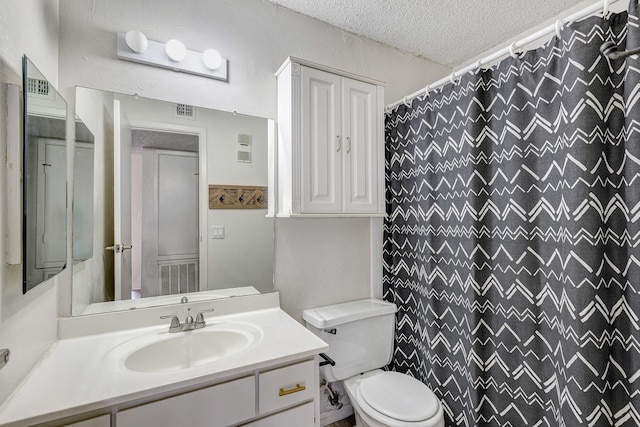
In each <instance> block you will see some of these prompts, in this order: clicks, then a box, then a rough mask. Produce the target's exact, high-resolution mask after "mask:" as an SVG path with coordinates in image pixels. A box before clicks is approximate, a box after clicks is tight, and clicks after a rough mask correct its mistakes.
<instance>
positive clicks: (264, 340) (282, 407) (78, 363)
mask: <svg viewBox="0 0 640 427" xmlns="http://www.w3.org/2000/svg"><path fill="white" fill-rule="evenodd" d="M187 307H190V308H191V309H192V310H191V313H192V314H193V315H194V317H195V315H196V314H197V313H198V312H200V311H204V310H207V309H210V308H213V309H214V311H213V312H206V313H204V314H205V316H204V317H205V320H206V326H204V327H202V328H201V329H197V330H193V331H185V332H176V333H169V331H168V329H169V324H170V319H166V320H160V319H159V317H160V316H171V315H177V316H178V317H179V318H180V320H182V319H184V317H185V316H186V315H187ZM128 324H129V325H135V328H127V327H126V325H128ZM59 333H60V336H61V339H60V340H59V341H58V342H57V343H56V344H55V345H54V347H53V348H52V349H51V350H50V351H49V352H48V354H46V355H45V357H44V358H43V360H42V361H41V362H40V364H39V365H38V366H37V367H36V368H35V369H34V370H33V371H32V373H31V374H30V376H29V377H28V378H27V379H26V380H25V381H24V383H23V384H22V385H21V386H20V387H19V388H18V390H17V391H16V392H15V394H14V396H13V397H12V398H11V399H9V400H8V401H7V403H6V404H5V405H4V407H2V408H1V409H0V425H2V426H31V425H40V424H42V425H51V426H62V425H71V426H82V427H110V426H111V427H113V426H115V427H133V426H136V427H138V426H158V427H160V426H167V427H170V426H171V427H173V426H181V425H184V426H189V427H198V426H203V427H204V426H240V425H247V426H256V427H257V426H274V427H275V426H289V425H292V426H293V425H295V426H319V425H320V417H319V406H318V399H319V384H318V379H319V373H318V363H319V361H318V354H319V353H321V352H323V351H325V350H326V349H327V348H328V346H327V344H326V343H324V342H323V341H321V340H320V339H318V338H317V337H315V336H314V335H313V334H311V333H310V332H309V331H307V330H306V328H304V327H303V326H302V325H300V324H299V323H298V322H296V321H295V320H293V319H292V318H291V317H289V316H288V315H287V314H286V313H284V312H283V311H282V310H281V309H280V308H279V296H278V294H277V293H272V294H263V295H252V296H246V297H237V298H233V299H225V300H213V301H204V302H197V303H189V304H181V305H177V306H170V307H159V308H151V309H146V310H135V311H126V312H121V313H110V314H104V315H95V316H85V317H77V318H69V319H61V320H60V331H59ZM205 341H206V345H201V346H200V345H199V343H203V342H205ZM205 348H206V349H207V350H203V349H205ZM146 359H148V360H149V363H142V361H144V360H146Z"/></svg>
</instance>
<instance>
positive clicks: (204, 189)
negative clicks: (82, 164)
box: [129, 120, 209, 291]
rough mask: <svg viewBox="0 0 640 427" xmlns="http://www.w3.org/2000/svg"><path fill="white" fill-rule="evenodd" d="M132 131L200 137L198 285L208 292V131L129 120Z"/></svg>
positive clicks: (170, 124) (169, 124)
mask: <svg viewBox="0 0 640 427" xmlns="http://www.w3.org/2000/svg"><path fill="white" fill-rule="evenodd" d="M129 125H130V127H131V130H132V131H133V130H146V131H157V132H173V133H181V134H187V135H194V136H197V137H198V168H199V172H198V173H199V177H200V180H199V185H198V200H199V203H198V216H199V218H198V223H199V224H198V226H199V234H200V242H199V246H198V250H199V252H200V253H199V255H198V257H199V263H200V265H199V266H198V268H199V274H198V285H199V288H200V291H203V290H207V289H208V287H209V282H208V275H207V273H208V265H207V264H208V259H209V251H208V249H209V247H208V241H207V236H208V234H207V226H208V225H207V224H208V218H209V217H208V215H209V181H208V180H207V129H206V128H203V127H199V126H188V125H177V124H173V123H159V122H151V121H147V120H129Z"/></svg>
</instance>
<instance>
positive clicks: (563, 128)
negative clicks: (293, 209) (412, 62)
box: [384, 0, 640, 427]
mask: <svg viewBox="0 0 640 427" xmlns="http://www.w3.org/2000/svg"><path fill="white" fill-rule="evenodd" d="M638 12H639V10H638V1H637V0H632V1H631V4H630V6H629V12H628V13H621V14H614V15H611V16H609V17H607V18H604V19H603V18H602V17H596V16H593V17H590V18H587V19H585V20H583V21H580V22H578V23H573V24H570V25H567V26H566V27H565V28H563V29H562V31H561V34H560V35H559V36H560V37H554V38H553V39H552V40H551V41H549V42H548V43H547V44H546V45H544V46H543V47H541V48H539V49H537V50H535V51H529V52H526V53H523V54H520V55H514V56H511V57H508V58H507V59H505V60H503V61H502V62H501V63H500V64H498V65H496V66H495V67H493V68H491V69H487V70H480V71H477V72H475V73H473V74H472V73H468V74H467V75H465V76H464V77H462V78H461V80H460V81H458V82H455V83H454V84H449V85H447V86H445V87H444V88H443V89H441V90H437V91H435V92H432V93H430V94H429V95H428V96H420V97H418V98H416V99H414V100H413V101H412V103H411V105H410V106H408V105H405V104H401V105H400V106H398V107H396V108H395V110H394V111H392V112H390V113H389V114H387V116H386V124H385V126H386V150H387V151H386V162H387V164H386V174H387V177H386V179H387V203H388V205H387V210H388V211H387V213H388V218H387V219H386V221H385V241H384V298H385V299H386V300H389V301H392V302H395V303H396V304H397V305H398V306H399V311H398V313H397V326H396V347H395V351H394V357H393V360H392V363H391V369H394V370H397V371H400V372H406V373H409V374H410V375H412V376H414V377H416V378H418V379H420V380H421V381H423V382H424V383H426V384H427V385H428V386H430V388H431V389H432V390H433V391H434V392H435V394H436V396H438V398H439V399H441V401H442V402H443V406H444V411H445V418H446V425H448V426H470V427H471V426H496V427H505V426H513V427H521V426H550V427H556V426H568V427H575V426H611V425H615V426H638V425H640V79H639V77H640V61H639V60H638V58H637V57H636V56H633V57H631V58H629V59H627V60H609V59H607V58H606V57H604V56H603V55H602V54H601V53H600V52H599V47H600V45H601V44H602V43H603V41H606V40H613V41H614V42H616V43H617V44H618V45H619V46H620V48H621V49H624V48H625V47H626V48H629V49H631V48H634V47H638V46H640V36H639V29H638Z"/></svg>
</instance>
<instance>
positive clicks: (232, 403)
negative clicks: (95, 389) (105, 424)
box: [115, 357, 319, 427]
mask: <svg viewBox="0 0 640 427" xmlns="http://www.w3.org/2000/svg"><path fill="white" fill-rule="evenodd" d="M317 363H318V358H317V357H315V358H314V359H309V360H306V361H302V362H298V363H293V364H290V365H286V366H279V367H277V368H275V369H274V368H269V367H266V368H264V369H260V370H258V371H256V372H254V374H253V375H251V376H247V377H244V378H240V379H236V380H232V381H228V382H225V383H221V384H214V385H210V386H208V387H204V388H201V389H199V390H195V391H191V392H187V393H182V394H178V395H175V396H170V397H164V398H162V399H157V400H153V401H151V402H148V403H143V404H141V405H138V406H134V407H131V408H127V409H118V412H117V414H116V416H115V418H116V422H115V426H116V427H138V426H154V427H175V426H182V425H184V426H189V427H205V426H206V427H226V426H230V425H239V424H242V423H246V422H248V423H249V424H246V425H249V426H263V427H264V426H288V425H291V426H294V425H295V426H296V427H315V426H319V407H318V401H319V384H318V378H319V371H318V367H317ZM123 406H127V405H123ZM316 420H318V421H317V422H316Z"/></svg>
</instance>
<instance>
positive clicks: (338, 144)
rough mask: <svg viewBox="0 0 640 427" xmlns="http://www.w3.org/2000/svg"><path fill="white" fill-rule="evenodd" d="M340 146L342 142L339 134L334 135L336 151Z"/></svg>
mask: <svg viewBox="0 0 640 427" xmlns="http://www.w3.org/2000/svg"><path fill="white" fill-rule="evenodd" d="M341 148H342V142H341V141H340V135H336V153H337V152H338V151H340V149H341Z"/></svg>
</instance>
